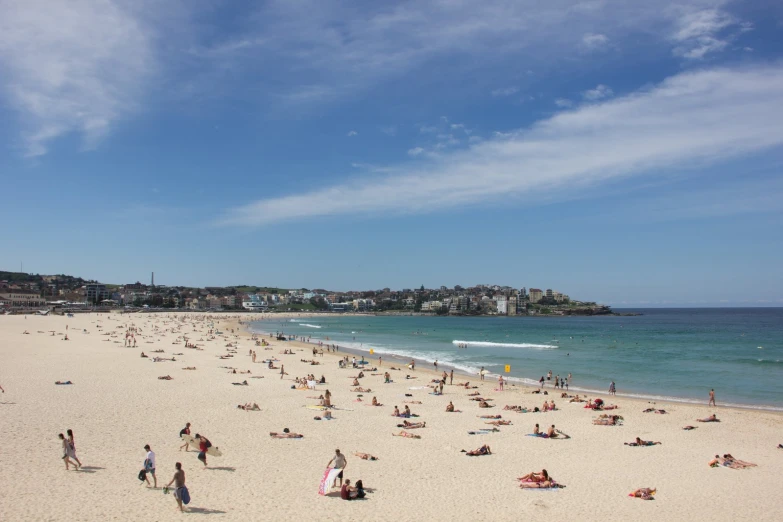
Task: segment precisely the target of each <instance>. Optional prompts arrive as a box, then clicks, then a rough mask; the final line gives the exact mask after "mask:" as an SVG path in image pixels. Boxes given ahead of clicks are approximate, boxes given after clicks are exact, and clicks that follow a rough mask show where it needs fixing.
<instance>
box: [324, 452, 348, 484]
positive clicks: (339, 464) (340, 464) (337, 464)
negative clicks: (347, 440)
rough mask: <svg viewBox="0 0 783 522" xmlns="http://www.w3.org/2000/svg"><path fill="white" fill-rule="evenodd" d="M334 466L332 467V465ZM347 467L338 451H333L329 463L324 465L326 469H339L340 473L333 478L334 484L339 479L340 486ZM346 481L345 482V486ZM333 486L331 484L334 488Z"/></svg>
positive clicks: (343, 457) (346, 462) (343, 456)
mask: <svg viewBox="0 0 783 522" xmlns="http://www.w3.org/2000/svg"><path fill="white" fill-rule="evenodd" d="M332 464H334V465H332ZM347 465H348V461H347V460H346V459H345V455H343V454H342V453H340V450H339V449H336V450H334V457H332V458H331V460H329V463H328V464H327V465H326V467H327V468H334V469H339V470H340V473H339V474H338V475H337V476H336V477H335V479H334V482H335V483H336V482H337V479H340V486H342V485H343V471H344V470H345V467H346V466H347ZM347 483H348V481H347V480H346V484H347ZM334 486H335V484H334V483H332V487H334Z"/></svg>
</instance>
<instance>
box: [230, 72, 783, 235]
mask: <svg viewBox="0 0 783 522" xmlns="http://www.w3.org/2000/svg"><path fill="white" fill-rule="evenodd" d="M781 144H783V66H780V65H777V66H766V67H757V68H742V69H728V68H720V69H712V70H702V71H698V72H688V73H682V74H679V75H677V76H673V77H671V78H669V79H667V80H666V81H664V82H663V83H661V84H660V85H658V86H656V87H654V88H650V89H649V90H645V91H641V92H638V93H635V94H631V95H627V96H624V97H621V98H616V99H612V100H609V101H604V102H601V103H595V104H587V105H584V106H581V107H579V108H577V109H575V110H572V111H568V112H562V113H558V114H556V115H554V116H552V117H550V118H548V119H545V120H541V121H539V122H538V123H536V124H534V125H533V126H531V127H529V128H526V129H520V130H517V131H515V132H514V133H512V135H511V136H509V137H507V138H505V139H492V140H487V141H484V142H481V143H478V144H476V145H473V146H471V147H469V148H468V149H463V150H458V151H454V152H452V153H449V154H442V155H440V156H438V157H436V158H434V159H431V160H430V161H428V162H427V163H425V164H424V165H416V166H413V167H407V170H405V171H403V172H402V173H399V174H392V175H388V176H386V177H384V178H381V179H379V178H374V179H372V180H355V181H348V182H345V183H343V184H338V185H334V186H332V187H328V188H325V189H323V190H318V191H313V192H310V193H305V194H298V195H290V196H281V197H278V198H271V199H262V200H259V201H256V202H254V203H250V204H248V205H245V206H241V207H238V208H232V209H227V212H226V215H225V216H224V218H223V219H222V220H221V221H222V223H224V224H238V225H260V224H263V223H270V222H275V221H285V220H292V219H302V218H308V217H314V216H325V215H339V214H355V213H361V212H367V211H379V210H383V211H396V212H406V213H415V212H428V211H433V210H436V209H442V208H449V207H454V206H458V205H465V204H477V203H482V202H485V201H489V200H495V198H497V197H498V196H504V197H507V198H508V197H515V196H519V195H521V194H528V195H531V194H546V193H551V192H557V191H568V190H571V191H574V190H580V188H583V187H586V186H594V185H596V184H600V183H602V182H605V181H608V180H612V179H618V178H621V177H628V176H639V175H643V174H646V175H648V176H654V175H656V173H660V172H666V169H668V168H672V167H682V166H687V165H690V164H693V163H694V162H700V163H705V162H717V161H720V160H721V159H723V158H727V157H733V156H737V155H746V154H751V153H753V152H756V151H759V150H762V149H765V148H768V147H773V146H780V145H781Z"/></svg>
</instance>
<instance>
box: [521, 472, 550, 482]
mask: <svg viewBox="0 0 783 522" xmlns="http://www.w3.org/2000/svg"><path fill="white" fill-rule="evenodd" d="M517 480H519V481H520V482H544V481H547V480H551V478H550V477H549V473H548V472H547V470H545V469H542V470H541V472H540V473H536V472H535V471H531V472H530V473H528V474H527V475H522V476H521V477H517Z"/></svg>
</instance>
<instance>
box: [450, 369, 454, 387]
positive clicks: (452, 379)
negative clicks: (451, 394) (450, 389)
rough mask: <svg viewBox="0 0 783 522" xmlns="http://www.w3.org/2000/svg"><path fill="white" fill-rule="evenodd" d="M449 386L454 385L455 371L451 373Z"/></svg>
mask: <svg viewBox="0 0 783 522" xmlns="http://www.w3.org/2000/svg"><path fill="white" fill-rule="evenodd" d="M449 384H450V385H451V384H454V370H451V372H449Z"/></svg>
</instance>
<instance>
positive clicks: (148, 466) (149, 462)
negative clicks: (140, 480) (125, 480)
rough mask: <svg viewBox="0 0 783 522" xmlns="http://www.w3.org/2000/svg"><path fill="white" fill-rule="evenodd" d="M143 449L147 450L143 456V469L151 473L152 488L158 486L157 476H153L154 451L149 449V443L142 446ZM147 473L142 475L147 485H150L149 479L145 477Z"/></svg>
mask: <svg viewBox="0 0 783 522" xmlns="http://www.w3.org/2000/svg"><path fill="white" fill-rule="evenodd" d="M144 449H145V450H147V456H146V457H145V458H144V469H145V470H146V471H147V475H152V480H153V481H154V482H153V486H152V487H153V488H157V487H158V477H156V476H155V452H154V451H152V449H150V445H149V444H147V445H145V446H144ZM147 475H144V480H146V481H147V487H149V485H150V479H148V478H147Z"/></svg>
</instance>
